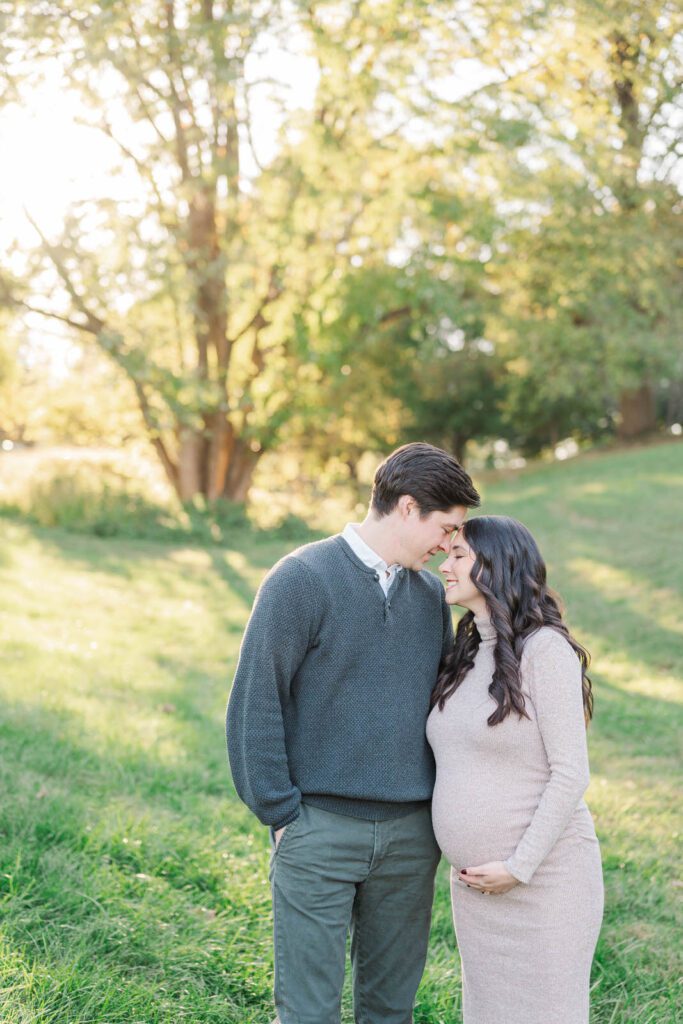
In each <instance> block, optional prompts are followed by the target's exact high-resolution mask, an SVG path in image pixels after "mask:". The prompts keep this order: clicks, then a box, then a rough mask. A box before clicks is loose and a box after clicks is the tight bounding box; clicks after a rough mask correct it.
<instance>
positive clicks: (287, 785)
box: [226, 557, 319, 830]
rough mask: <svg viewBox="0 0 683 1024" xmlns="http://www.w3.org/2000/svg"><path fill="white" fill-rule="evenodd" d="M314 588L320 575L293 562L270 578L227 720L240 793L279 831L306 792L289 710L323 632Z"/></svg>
mask: <svg viewBox="0 0 683 1024" xmlns="http://www.w3.org/2000/svg"><path fill="white" fill-rule="evenodd" d="M314 584H315V576H314V575H313V573H311V571H310V570H309V569H308V568H307V566H305V565H304V564H303V563H302V562H300V561H299V560H298V559H297V558H291V557H290V558H286V559H284V560H283V561H282V562H279V563H278V565H276V566H275V568H274V569H272V570H271V572H270V573H269V574H268V576H267V577H266V578H265V580H264V581H263V583H262V585H261V587H260V589H259V591H258V594H257V595H256V600H255V602H254V607H253V609H252V613H251V616H250V618H249V622H248V624H247V628H246V631H245V634H244V637H243V640H242V646H241V649H240V656H239V661H238V664H237V672H236V674H235V680H234V682H233V687H232V693H231V695H230V701H229V703H228V711H227V715H226V733H227V741H228V756H229V759H230V767H231V769H232V776H233V780H234V783H235V788H236V790H237V793H238V794H239V796H240V797H241V799H242V800H243V801H244V802H245V803H246V804H247V806H248V807H249V808H250V809H251V810H252V811H253V812H254V814H255V815H256V816H257V817H258V818H259V820H260V821H261V822H262V823H263V824H264V825H270V826H271V827H273V828H274V829H276V830H277V829H281V828H283V827H284V826H285V825H288V824H289V823H290V822H292V821H294V820H295V818H297V817H298V814H299V803H300V801H301V793H300V792H299V790H298V789H297V788H296V786H295V785H294V784H293V783H292V780H291V778H290V774H289V765H288V761H287V749H286V746H285V730H284V722H283V715H282V708H283V706H284V705H285V704H286V703H287V701H288V700H289V695H290V687H291V683H292V679H293V678H294V676H295V675H296V672H297V669H298V668H299V666H300V665H301V662H302V661H303V659H304V658H305V656H306V652H307V651H308V650H309V648H310V646H311V645H312V643H313V641H314V639H315V635H316V632H317V619H318V615H319V613H316V611H315V605H316V603H317V602H315V600H314Z"/></svg>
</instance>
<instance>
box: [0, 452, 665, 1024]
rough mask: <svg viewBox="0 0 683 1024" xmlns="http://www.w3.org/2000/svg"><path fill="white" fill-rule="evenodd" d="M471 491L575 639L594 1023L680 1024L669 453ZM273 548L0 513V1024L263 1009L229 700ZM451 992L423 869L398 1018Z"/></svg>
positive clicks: (421, 1015) (447, 929) (213, 1018)
mask: <svg viewBox="0 0 683 1024" xmlns="http://www.w3.org/2000/svg"><path fill="white" fill-rule="evenodd" d="M485 498H486V502H485V510H486V511H492V512H504V513H509V514H512V515H515V516H517V517H518V518H520V519H522V520H523V521H524V522H525V523H527V525H529V526H530V527H531V529H532V531H533V532H534V533H535V534H536V536H537V537H538V539H539V541H540V542H541V546H542V548H543V550H544V552H545V554H546V556H547V558H548V560H549V562H550V566H551V581H552V582H553V583H554V584H555V585H556V586H557V587H558V589H559V590H560V591H561V592H562V594H563V596H564V597H565V599H566V601H567V604H568V606H569V617H570V620H571V623H572V626H573V628H574V629H575V631H576V634H577V636H578V637H579V638H580V639H581V640H582V641H583V642H584V643H585V644H586V645H587V646H588V647H589V649H590V650H591V651H592V653H593V658H594V666H593V673H592V675H593V679H594V685H595V694H596V719H595V723H594V725H593V726H592V727H591V730H590V744H591V757H592V771H593V781H592V784H591V788H590V791H589V794H588V799H589V803H590V806H591V809H592V811H593V813H594V815H595V818H596V824H597V828H598V833H599V836H600V839H601V842H602V849H603V857H604V863H605V877H606V886H607V909H606V918H605V925H604V928H603V933H602V937H601V941H600V945H599V949H598V955H597V958H596V963H595V967H594V975H593V977H594V991H593V1005H594V1010H595V1012H594V1021H595V1022H599V1024H620V1022H628V1024H636V1022H638V1024H673V1022H674V1021H676V1020H681V1019H683V1000H682V999H681V990H680V984H679V982H678V977H677V976H678V974H680V954H681V943H680V934H681V932H680V927H681V919H680V914H679V916H678V922H677V919H676V913H677V909H676V908H677V904H678V906H680V899H681V895H682V894H683V889H682V886H683V882H682V881H681V864H680V851H681V839H680V834H679V831H678V830H680V817H679V816H678V815H679V813H680V785H681V770H680V753H681V752H680V738H681V733H682V728H681V727H682V725H683V721H682V715H681V701H682V700H683V696H682V693H681V676H682V675H683V546H682V545H681V529H680V525H681V508H683V446H681V445H674V444H669V445H662V446H657V447H653V448H651V449H645V450H641V451H630V452H624V453H616V454H609V455H603V456H594V457H587V458H584V459H581V460H577V461H575V462H572V463H568V464H565V465H562V466H558V465H556V466H551V467H547V468H545V469H540V470H534V471H532V472H526V473H523V474H521V475H519V476H516V477H514V478H512V477H511V478H508V479H506V480H503V481H498V482H497V483H495V484H491V485H490V486H487V487H486V488H485ZM340 525H341V524H340ZM289 546H291V545H289ZM286 549H287V545H285V544H283V543H282V542H279V543H275V542H273V541H272V540H270V541H269V540H268V537H267V536H264V535H260V534H258V533H246V532H242V533H239V534H236V535H235V536H234V540H233V542H232V543H231V545H230V547H229V548H228V549H226V548H225V547H224V548H219V547H215V548H199V547H197V548H189V547H188V548H182V549H181V548H174V547H171V546H169V545H168V544H162V543H151V542H134V541H125V542H124V541H111V540H109V541H108V540H104V539H98V538H93V537H88V536H79V535H76V534H67V533H63V532H58V531H49V530H42V531H41V530H38V529H32V528H28V527H25V526H23V525H21V524H19V523H16V522H14V523H12V522H8V521H4V522H3V521H2V520H0V583H1V589H0V594H1V595H2V619H1V625H0V629H1V630H2V640H3V648H2V649H3V658H2V666H3V667H2V673H1V687H2V691H1V692H2V700H3V708H2V719H1V722H0V773H1V776H0V784H1V786H2V802H1V805H0V874H1V877H0V905H1V915H0V1004H2V1005H1V1007H0V1020H1V1021H2V1024H29V1022H30V1024H34V1022H35V1024H47V1022H50V1024H76V1022H78V1024H86V1022H100V1024H104V1022H108V1024H114V1022H117V1024H118V1022H121V1024H124V1022H125V1024H138V1022H139V1024H157V1022H159V1024H161V1022H163V1024H175V1022H181V1021H182V1022H196V1024H219V1022H220V1024H266V1022H268V1021H270V1020H271V1018H272V1013H271V1007H270V971H271V948H270V916H269V914H270V906H269V893H268V886H267V862H268V855H269V854H268V842H267V837H266V833H265V830H264V829H263V828H261V827H260V826H259V825H258V823H257V822H256V821H255V820H254V819H253V818H252V817H251V816H250V814H249V812H248V811H247V810H246V809H245V808H244V807H243V806H242V805H241V804H240V803H239V802H238V801H237V799H236V798H235V796H234V792H233V790H232V788H231V785H230V781H229V777H228V773H227V768H226V760H225V753H224V738H223V713H224V706H225V701H226V698H227V695H228V688H229V680H230V676H231V670H232V668H233V666H234V663H235V657H236V654H237V650H238V646H239V640H240V635H241V630H242V628H243V625H244V621H245V619H246V616H247V614H248V610H249V607H250V604H251V599H252V596H253V593H254V589H255V587H256V586H257V584H258V581H259V579H260V577H261V576H262V574H263V572H264V571H265V569H266V568H267V567H268V566H269V565H270V564H272V562H274V561H275V560H276V559H277V558H278V557H279V556H280V555H281V554H283V553H284V552H285V550H286ZM677 744H679V746H678V748H677ZM576 885H577V888H578V887H579V886H580V885H581V879H580V878H577V879H576ZM459 1006H460V999H459V969H458V965H457V956H456V951H455V944H454V940H453V935H452V927H451V923H450V911H449V906H448V892H447V876H446V870H445V866H444V865H443V864H442V867H441V869H440V874H439V888H438V896H437V901H436V906H435V914H434V928H433V935H432V943H431V951H430V958H429V962H428V966H427V971H426V974H425V979H424V982H423V985H422V987H421V989H420V993H419V1000H418V1006H417V1010H416V1017H415V1019H416V1022H417V1024H438V1022H440V1024H457V1022H459V1021H460V1019H461V1018H460V1010H459ZM351 1019H352V1018H351V1016H350V1015H349V1009H348V1000H347V1015H346V1017H345V1020H347V1021H350V1020H351ZM558 1020H559V1018H558ZM499 1024H505V1022H504V1021H501V1022H499ZM549 1024H550V1022H549Z"/></svg>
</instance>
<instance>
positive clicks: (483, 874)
mask: <svg viewBox="0 0 683 1024" xmlns="http://www.w3.org/2000/svg"><path fill="white" fill-rule="evenodd" d="M458 880H459V881H460V882H464V883H465V885H467V886H469V888H470V889H478V890H479V892H483V893H486V894H487V895H494V896H500V895H501V894H502V893H504V892H509V891H510V889H514V887H515V886H516V885H519V880H518V879H517V878H515V876H514V875H511V874H510V872H509V871H508V870H507V868H506V867H505V865H504V864H503V862H502V860H492V861H489V863H488V864H479V865H477V866H476V867H471V868H461V869H460V871H459V872H458Z"/></svg>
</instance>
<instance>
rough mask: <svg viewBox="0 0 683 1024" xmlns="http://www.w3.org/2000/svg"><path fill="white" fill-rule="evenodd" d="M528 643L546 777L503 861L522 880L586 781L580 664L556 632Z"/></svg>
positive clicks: (556, 834) (546, 632)
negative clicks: (521, 831) (524, 826)
mask: <svg viewBox="0 0 683 1024" xmlns="http://www.w3.org/2000/svg"><path fill="white" fill-rule="evenodd" d="M527 643H528V644H529V645H531V646H530V648H529V650H528V652H526V651H525V654H528V660H527V659H524V660H526V661H527V663H526V671H527V679H528V689H529V693H530V696H531V700H532V703H533V705H534V708H535V710H536V720H537V723H538V727H539V730H540V733H541V738H542V740H543V745H544V747H545V751H546V755H547V758H548V766H549V769H550V778H549V780H548V783H547V785H546V787H545V789H544V791H543V795H542V796H541V799H540V801H539V804H538V807H537V808H536V810H535V812H534V815H533V817H532V819H531V822H530V823H529V826H528V827H527V829H526V831H525V832H524V835H523V836H522V838H521V839H520V841H519V843H518V845H517V849H516V850H515V852H514V854H513V855H512V857H510V858H509V860H507V861H506V862H505V866H506V868H507V869H508V871H509V872H510V873H511V874H512V875H514V876H515V878H517V879H518V880H519V881H520V882H525V883H526V882H529V881H530V880H531V878H532V876H533V874H534V872H535V871H536V869H537V868H538V866H539V865H540V864H541V863H542V862H543V860H544V859H545V858H546V857H547V856H548V854H549V853H550V851H551V850H552V848H553V847H554V845H555V843H556V842H557V840H558V839H559V838H560V836H561V835H562V833H563V832H564V830H565V828H566V827H567V825H568V824H569V821H570V819H571V817H572V815H573V813H574V811H575V810H576V808H577V806H578V804H579V801H580V800H581V797H582V796H583V794H584V792H585V790H586V787H587V786H588V782H589V773H588V747H587V743H586V724H585V719H584V710H583V698H582V693H581V664H580V662H579V660H578V658H577V656H576V654H575V652H574V650H573V649H572V647H571V646H570V645H569V644H568V643H567V641H566V639H565V638H564V637H563V636H562V635H561V634H560V633H558V632H557V631H555V630H551V629H547V630H545V629H544V630H543V632H542V633H539V634H536V635H535V636H533V637H531V638H530V640H529V641H527Z"/></svg>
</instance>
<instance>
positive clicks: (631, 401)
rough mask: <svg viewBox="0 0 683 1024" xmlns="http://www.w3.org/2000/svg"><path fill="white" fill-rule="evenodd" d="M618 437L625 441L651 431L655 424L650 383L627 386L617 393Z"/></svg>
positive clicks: (653, 398) (653, 402)
mask: <svg viewBox="0 0 683 1024" xmlns="http://www.w3.org/2000/svg"><path fill="white" fill-rule="evenodd" d="M619 413H620V421H619V427H618V434H619V437H620V438H621V439H622V440H624V441H626V440H629V439H630V438H633V437H642V435H643V434H649V433H651V432H652V431H653V430H654V429H655V428H656V426H657V416H656V409H655V395H654V390H653V388H652V385H651V384H647V383H645V384H641V385H640V387H639V388H628V389H625V390H624V391H622V392H621V394H620V395H619Z"/></svg>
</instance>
